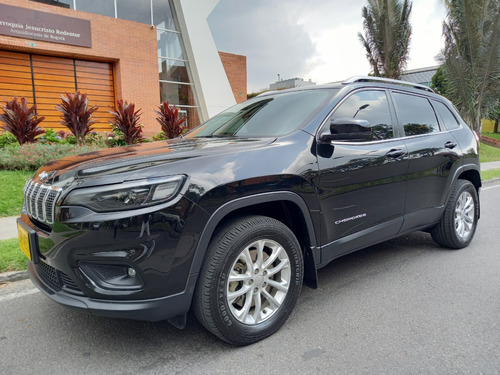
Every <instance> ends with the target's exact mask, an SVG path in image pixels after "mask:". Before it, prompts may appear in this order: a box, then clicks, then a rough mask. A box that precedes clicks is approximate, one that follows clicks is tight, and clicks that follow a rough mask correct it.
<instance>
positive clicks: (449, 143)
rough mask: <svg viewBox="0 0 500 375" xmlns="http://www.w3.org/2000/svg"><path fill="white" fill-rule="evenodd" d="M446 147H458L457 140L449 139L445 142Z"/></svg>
mask: <svg viewBox="0 0 500 375" xmlns="http://www.w3.org/2000/svg"><path fill="white" fill-rule="evenodd" d="M444 147H446V148H449V149H452V148H455V147H457V144H456V143H455V142H451V141H448V142H446V143H445V144H444Z"/></svg>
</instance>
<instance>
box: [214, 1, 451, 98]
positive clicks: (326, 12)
mask: <svg viewBox="0 0 500 375" xmlns="http://www.w3.org/2000/svg"><path fill="white" fill-rule="evenodd" d="M366 4H367V1H366V0H220V1H219V3H218V4H217V6H216V7H215V9H214V10H213V12H212V13H211V14H210V16H209V17H208V24H209V26H210V29H211V31H212V36H213V38H214V41H215V45H216V46H217V49H218V50H219V51H222V52H229V53H235V54H239V55H245V56H246V57H247V81H248V92H249V93H250V92H259V91H262V90H263V89H268V88H269V84H271V83H273V82H276V81H277V79H278V74H279V75H280V77H281V79H288V78H295V77H299V78H303V79H304V80H306V81H307V80H311V81H313V82H316V83H318V84H321V83H328V82H337V81H341V80H343V79H346V78H348V77H351V76H356V75H367V74H368V73H369V72H370V65H369V64H368V60H367V59H366V55H365V52H364V49H363V47H362V45H361V42H360V41H359V39H358V32H363V19H362V17H361V9H362V8H363V6H366ZM445 14H446V13H445V9H444V6H443V4H442V1H440V0H413V8H412V13H411V25H412V37H411V41H410V58H409V60H408V63H407V69H418V68H425V67H429V66H435V65H438V62H437V61H436V59H435V57H436V55H438V54H439V53H440V51H441V49H442V48H443V47H444V40H443V38H442V24H443V20H444V18H445Z"/></svg>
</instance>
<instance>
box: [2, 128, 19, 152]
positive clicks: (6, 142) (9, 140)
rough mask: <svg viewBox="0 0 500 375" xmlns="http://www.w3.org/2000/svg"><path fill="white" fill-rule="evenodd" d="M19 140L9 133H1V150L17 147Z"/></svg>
mask: <svg viewBox="0 0 500 375" xmlns="http://www.w3.org/2000/svg"><path fill="white" fill-rule="evenodd" d="M17 144H18V143H17V138H16V137H14V135H13V134H11V133H9V132H3V133H0V148H5V147H8V146H11V145H17Z"/></svg>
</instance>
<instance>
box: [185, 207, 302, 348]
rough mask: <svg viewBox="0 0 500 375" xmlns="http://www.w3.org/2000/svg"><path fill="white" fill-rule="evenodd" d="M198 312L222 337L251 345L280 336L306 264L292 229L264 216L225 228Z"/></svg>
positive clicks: (201, 281) (200, 287) (200, 289)
mask: <svg viewBox="0 0 500 375" xmlns="http://www.w3.org/2000/svg"><path fill="white" fill-rule="evenodd" d="M205 259H206V260H205V263H204V265H203V267H202V270H201V272H200V275H199V278H198V284H197V288H196V291H195V297H194V304H193V308H194V312H195V314H196V316H197V318H198V320H199V321H200V322H201V323H202V324H203V325H204V326H205V328H207V329H208V330H209V331H210V332H212V333H213V334H214V335H216V336H217V337H219V338H221V339H222V340H224V341H226V342H228V343H231V344H233V345H248V344H251V343H254V342H257V341H259V340H262V339H264V338H266V337H268V336H270V335H271V334H273V333H274V332H276V331H277V330H278V329H279V328H280V327H281V326H282V325H283V324H284V323H285V321H286V320H287V318H288V316H289V315H290V313H291V312H292V309H293V308H294V306H295V303H296V301H297V298H298V296H299V294H300V290H301V286H302V279H303V260H302V253H301V251H300V246H299V244H298V241H297V239H296V238H295V236H294V234H293V233H292V231H291V230H290V229H289V228H288V227H287V226H286V225H284V224H283V223H281V222H279V221H277V220H275V219H272V218H269V217H264V216H248V217H244V218H241V219H238V220H234V221H232V222H231V223H229V224H228V225H226V226H225V227H224V228H223V229H222V230H221V231H220V232H219V233H218V234H217V235H216V236H215V237H214V238H213V239H212V241H211V243H210V246H209V249H208V250H207V255H206V258H205Z"/></svg>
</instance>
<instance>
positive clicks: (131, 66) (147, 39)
mask: <svg viewBox="0 0 500 375" xmlns="http://www.w3.org/2000/svg"><path fill="white" fill-rule="evenodd" d="M0 3H2V4H8V5H12V6H17V7H22V8H29V9H33V10H38V11H42V12H48V13H54V14H60V15H64V16H68V17H75V18H81V19H86V20H90V25H91V30H92V48H86V47H78V46H70V45H64V44H57V43H50V42H44V41H39V40H30V39H23V38H17V37H11V36H5V35H0V49H3V50H9V51H21V52H28V53H32V54H39V55H48V56H63V57H71V58H77V59H82V60H91V61H106V62H112V63H113V65H114V74H115V85H116V90H115V91H116V98H117V99H124V100H127V101H128V102H134V103H135V104H136V108H142V116H141V123H142V124H144V132H145V134H146V136H151V135H153V134H157V133H159V132H160V126H159V125H158V123H157V122H156V120H155V117H156V116H155V113H154V108H155V107H157V106H158V104H159V102H160V93H159V90H160V89H159V83H158V55H157V53H158V52H157V41H156V30H155V29H154V28H153V29H152V28H151V26H149V25H146V24H141V23H137V22H132V21H126V20H120V19H114V18H109V17H104V16H100V15H97V14H92V13H86V12H80V11H74V10H69V9H64V8H59V7H56V6H51V5H46V4H41V3H37V2H32V1H28V0H0ZM29 43H36V47H30V46H29ZM245 79H246V78H245ZM90 99H91V98H90Z"/></svg>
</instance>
